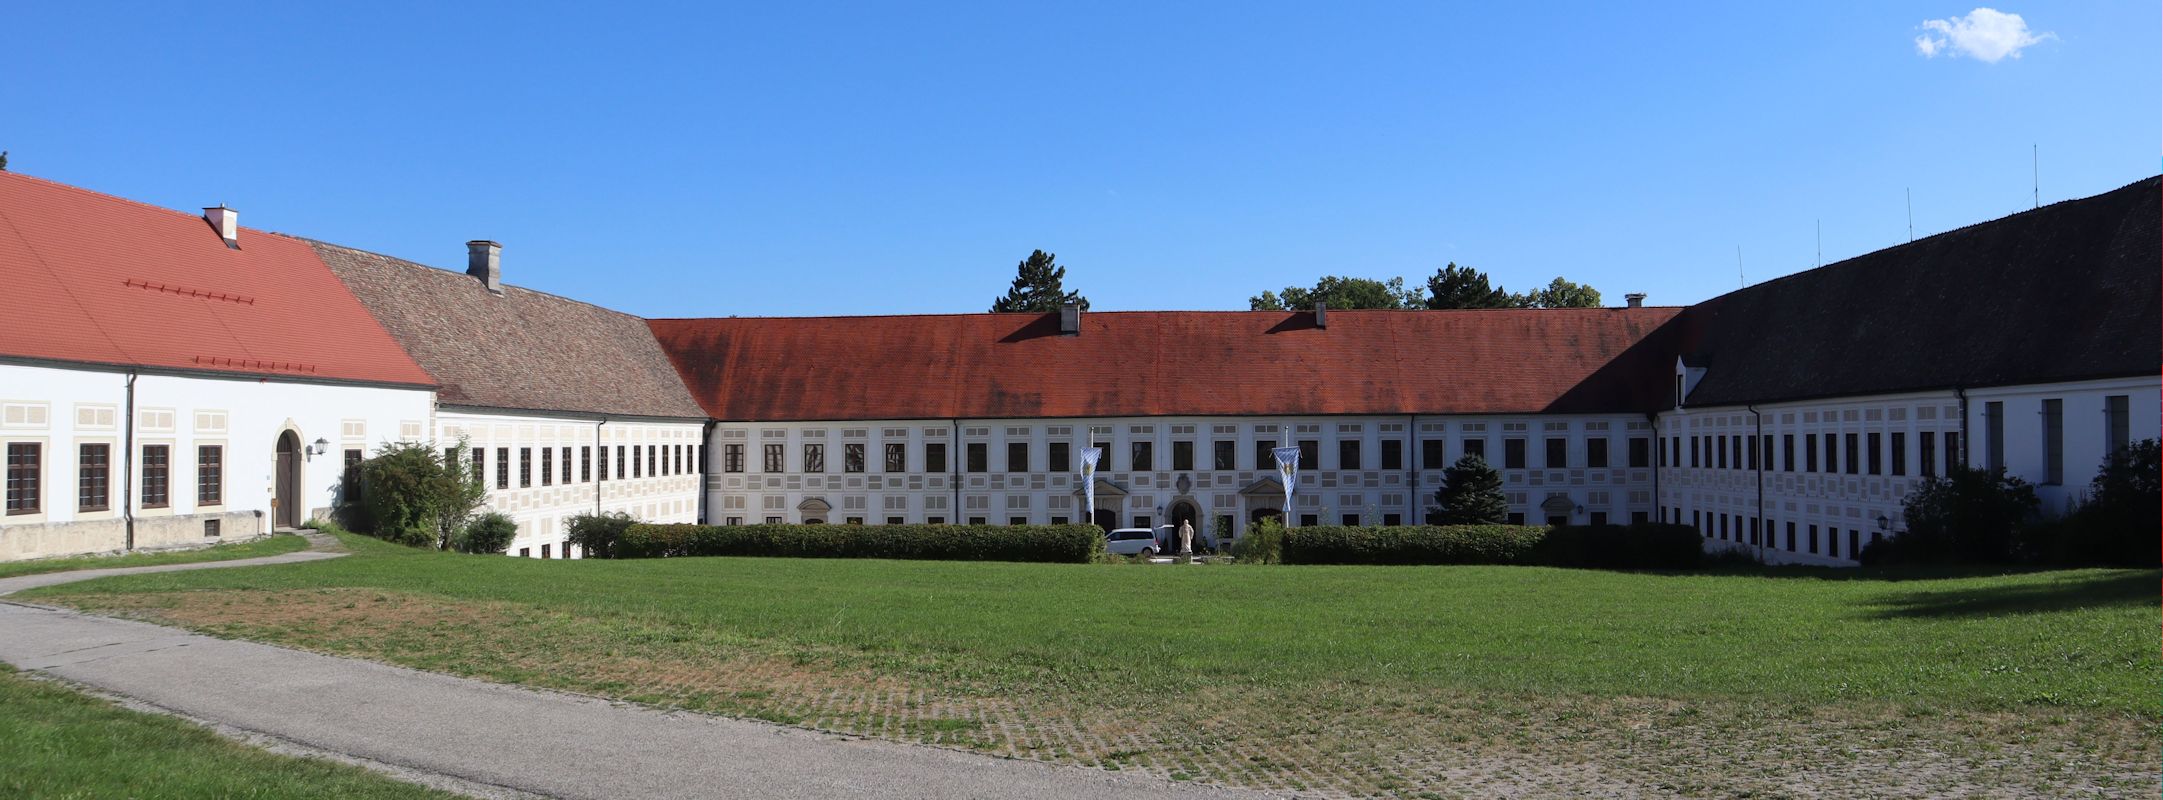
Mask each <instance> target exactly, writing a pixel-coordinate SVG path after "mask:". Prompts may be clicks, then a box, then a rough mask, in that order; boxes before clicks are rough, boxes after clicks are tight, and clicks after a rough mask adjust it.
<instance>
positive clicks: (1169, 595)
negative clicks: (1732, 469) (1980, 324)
mask: <svg viewBox="0 0 2163 800" xmlns="http://www.w3.org/2000/svg"><path fill="white" fill-rule="evenodd" d="M349 546H351V547H353V548H354V549H355V550H356V551H357V552H356V554H355V555H354V556H352V557H348V558H344V559H338V560H335V561H327V562H318V563H310V564H302V565H287V566H277V567H259V568H249V569H241V570H215V571H202V572H190V573H173V574H164V575H143V576H129V577H124V578H117V579H110V580H102V581H97V582H92V583H86V584H76V585H71V586H65V587H54V588H50V589H44V590H38V591H37V592H35V593H34V594H35V596H37V597H39V598H41V599H45V600H49V601H50V600H59V601H62V602H67V603H71V604H76V605H80V606H84V607H87V608H92V609H105V610H109V611H114V612H118V613H128V614H137V615H143V616H148V617H151V618H155V619H163V620H166V621H170V622H175V623H178V624H184V625H189V626H192V627H195V628H198V629H203V630H208V631H211V632H214V633H219V634H223V635H232V636H244V637H249V638H258V639H264V640H269V641H276V642H280V643H284V644H290V645H295V646H301V647H310V648H315V649H320V650H325V651H329V652H336V653H343V654H350V655H358V656H364V657H369V658H376V659H381V660H386V661H392V662H396V663H402V664H407V665H411V666H416V667H420V668H424V669H433V670H439V671H445V672H452V673H457V674H465V675H473V676H477V677H482V678H486V679H490V680H498V681H505V682H514V683H526V684H532V685H538V686H548V687H554V688H564V689H571V690H575V691H584V692H591V693H595V694H601V695H607V696H614V697H622V698H628V699H634V700H640V701H645V702H653V703H659V704H664V705H674V706H683V707H688V708H693V709H699V710H707V711H716V712H721V713H730V714H739V715H747V716H757V717H762V718H767V719H774V720H777V721H783V722H792V723H800V724H807V725H812V726H815V727H821V728H829V729H836V730H844V731H850V732H856V733H863V734H866V735H874V736H885V737H888V738H899V739H906V740H915V741H930V742H937V743H941V744H948V745H955V746H963V747H975V748H981V749H986V750H990V751H993V752H1000V753H1006V754H1011V755H1023V756H1031V757H1040V758H1047V759H1050V760H1063V761H1071V762H1079V763H1088V764H1097V765H1101V766H1107V767H1120V766H1122V765H1139V766H1142V767H1144V768H1147V769H1152V770H1156V771H1158V772H1160V773H1164V774H1168V775H1171V776H1172V777H1180V776H1182V775H1185V776H1188V777H1198V778H1202V779H1208V780H1216V781H1223V782H1231V783H1244V784H1249V785H1260V786H1271V787H1285V788H1293V789H1299V788H1324V789H1329V790H1332V791H1338V792H1343V793H1349V794H1370V793H1381V794H1399V795H1403V796H1420V794H1421V792H1426V793H1428V794H1436V793H1446V792H1441V791H1440V789H1438V788H1437V787H1441V786H1444V785H1445V784H1447V783H1448V782H1449V781H1450V780H1462V779H1463V775H1464V774H1465V769H1471V768H1474V767H1477V766H1478V765H1480V764H1486V763H1489V762H1492V761H1495V760H1496V759H1502V760H1510V759H1516V760H1515V761H1510V762H1509V763H1512V764H1528V765H1531V766H1528V767H1523V768H1520V767H1510V768H1509V769H1504V770H1501V771H1499V772H1496V773H1495V775H1496V776H1500V777H1495V776H1490V777H1488V778H1484V779H1480V780H1484V781H1486V783H1484V784H1475V785H1479V786H1482V787H1483V788H1486V789H1496V790H1499V789H1502V788H1509V787H1512V786H1515V787H1517V788H1520V789H1524V790H1526V791H1532V792H1534V793H1543V792H1552V791H1561V792H1564V793H1570V792H1573V791H1579V790H1585V789H1586V788H1587V786H1597V785H1601V783H1600V782H1603V781H1607V782H1611V781H1614V780H1621V778H1618V777H1617V776H1618V775H1637V776H1639V778H1640V779H1642V780H1643V781H1646V783H1645V785H1646V786H1648V787H1654V788H1658V787H1668V789H1674V788H1675V787H1678V786H1680V787H1683V789H1686V790H1687V789H1689V788H1690V787H1693V786H1694V787H1696V790H1695V791H1697V792H1699V793H1709V794H1728V793H1733V792H1737V791H1744V790H1758V788H1759V787H1761V786H1762V787H1764V788H1765V790H1768V791H1773V792H1774V793H1775V794H1777V793H1779V792H1778V791H1777V787H1778V786H1780V785H1782V784H1781V783H1780V782H1779V781H1781V780H1787V778H1780V777H1778V776H1779V775H1781V774H1787V775H1794V774H1802V773H1807V772H1809V771H1811V770H1818V771H1820V772H1822V773H1823V775H1822V776H1821V779H1822V780H1826V781H1849V782H1851V783H1853V782H1856V781H1863V782H1864V783H1860V784H1856V785H1865V786H1873V788H1877V789H1885V788H1887V787H1895V788H1899V789H1900V791H1898V792H1896V793H1933V792H1937V791H1950V790H1953V789H1954V788H1956V787H1957V786H1959V785H1963V782H1968V783H1972V782H1973V781H1975V780H1978V775H1980V774H1983V773H1979V772H1976V770H1984V771H1985V772H1988V774H1989V775H1992V776H1996V777H1995V779H1996V780H2001V781H2015V782H2020V781H2034V782H2033V783H2027V784H2025V785H2027V786H2028V787H2029V788H2030V789H2031V790H2032V791H2035V792H2042V793H2051V792H2055V791H2063V790H2067V789H2068V788H2069V787H2070V788H2072V789H2078V790H2082V791H2087V790H2091V789H2095V788H2097V787H2099V786H2104V787H2107V786H2110V785H2114V784H2112V781H2122V780H2123V779H2124V777H2125V775H2127V774H2139V773H2138V772H2135V773H2127V772H2125V768H2126V767H2127V765H2132V764H2144V766H2141V767H2140V769H2141V770H2144V771H2146V772H2151V773H2152V771H2153V770H2152V769H2150V767H2152V762H2153V760H2154V759H2155V757H2156V754H2157V747H2156V731H2157V726H2156V722H2158V721H2159V720H2163V713H2159V712H2158V710H2157V704H2156V702H2155V698H2156V697H2157V696H2158V694H2159V691H2158V690H2159V689H2163V662H2159V660H2158V658H2157V653H2156V646H2157V645H2156V642H2157V633H2156V630H2157V629H2156V620H2157V616H2158V610H2159V604H2158V599H2157V586H2158V573H2157V572H2156V571H2153V570H2149V571H2139V570H2068V571H2053V572H2025V573H2010V574H1976V573H1974V572H1973V571H1970V572H1967V573H1963V572H1959V571H1937V572H1901V573H1886V572H1867V571H1865V572H1858V571H1833V570H1768V571H1761V572H1755V573H1749V574H1738V573H1727V574H1695V575H1670V574H1644V573H1619V572H1602V571H1591V570H1561V569H1546V568H1531V567H1431V568H1430V567H1255V566H1222V565H1211V566H1171V565H1165V566H1143V565H1053V564H1000V563H939V562H903V561H844V560H793V559H679V560H665V561H659V560H657V561H622V562H609V561H538V560H528V559H515V558H503V557H487V556H458V555H448V554H432V553H424V552H420V551H409V550H404V549H401V548H395V547H391V546H388V545H382V544H380V543H376V542H373V541H367V540H351V541H350V544H349ZM202 590H215V591H202ZM1622 728H1627V729H1628V730H1629V731H1630V735H1631V736H1653V737H1654V738H1653V739H1651V740H1648V741H1642V742H1635V743H1634V744H1633V743H1629V742H1625V743H1623V744H1622V745H1617V744H1616V743H1613V742H1607V743H1604V744H1603V743H1599V740H1600V739H1601V738H1602V737H1612V736H1613V735H1614V733H1615V731H1617V730H1618V729H1622ZM1655 734H1657V735H1656V736H1655ZM1857 748H1865V749H1867V751H1868V752H1870V753H1874V754H1875V755H1870V756H1867V757H1860V758H1859V757H1857V756H1856V755H1855V751H1856V750H1857ZM1902 748H1908V749H1909V750H1907V751H1904V750H1903V749H1902ZM2082 748H2085V749H2087V750H2088V751H2090V755H2091V756H2094V757H2093V758H2090V759H2089V760H2087V761H2081V760H2080V759H2077V758H2075V757H2074V756H2072V755H2069V753H2077V752H2080V750H2081V749H2082ZM1821 751H1822V752H1821ZM1407 753H1411V754H1412V755H1407ZM1813 753H1818V755H1812V754H1813ZM1827 754H1830V755H1827ZM1573 759H1574V761H1573ZM2098 760H2100V761H2101V762H2102V763H2103V764H2104V765H2105V766H2107V767H2109V768H2108V769H2102V770H2100V771H2098V768H2097V767H2096V762H2097V761H2098ZM1587 762H1589V763H1596V764H1599V765H1600V766H1601V769H1602V770H1603V771H1602V772H1600V773H1598V774H1597V775H1595V776H1593V777H1585V776H1579V777H1580V778H1584V779H1585V780H1593V781H1594V782H1593V783H1592V784H1588V785H1580V784H1573V783H1571V782H1570V781H1572V780H1576V779H1574V778H1570V777H1568V776H1561V777H1552V780H1551V781H1550V782H1546V783H1542V782H1539V781H1533V782H1532V783H1530V784H1522V785H1521V784H1518V783H1511V781H1517V780H1519V778H1520V777H1521V776H1522V774H1524V773H1525V772H1526V770H1527V769H1534V770H1540V769H1550V768H1551V765H1552V764H1565V765H1566V764H1571V763H1577V764H1582V763H1587ZM1468 764H1470V765H1472V766H1467V765H1468ZM1691 765H1697V766H1691ZM1706 765H1713V766H1716V767H1718V768H1719V769H1741V770H1743V771H1744V772H1747V773H1748V774H1740V773H1738V774H1735V775H1730V776H1728V777H1727V778H1724V779H1723V778H1720V777H1717V774H1718V773H1717V772H1715V773H1714V775H1715V777H1713V778H1709V779H1708V778H1701V777H1691V776H1695V775H1699V774H1700V773H1702V769H1700V768H1701V767H1704V766H1706ZM1933 765H1936V766H1933ZM1962 765H1965V766H1962ZM1783 770H1784V771H1785V772H1784V773H1783V772H1782V771H1783ZM1841 770H1848V771H1847V772H1842V771H1841ZM1873 770H1878V771H1873ZM1932 770H1937V772H1936V773H1933V772H1932ZM1760 773H1763V774H1760ZM1541 774H1545V773H1541ZM1931 775H1937V777H1935V778H1932V777H1930V776H1931ZM1452 776H1454V777H1452ZM1512 776H1518V777H1512ZM1768 776H1770V777H1768ZM1918 776H1921V777H1918ZM1926 779H1927V780H1926ZM1940 779H1942V781H1940ZM1526 780H1529V779H1526ZM1549 780H1550V779H1549V778H1541V779H1540V781H1549ZM1705 780H1710V781H1711V782H1710V783H1691V781H1705ZM1873 780H1876V781H1880V783H1877V784H1871V783H1868V782H1869V781H1873ZM1736 781H1740V782H1739V783H1738V782H1736ZM1883 781H1894V782H1895V783H1883ZM1898 781H1908V782H1907V783H1898ZM1916 781H1923V782H1920V783H1917V782H1916ZM1930 781H1939V782H1930ZM2150 783H2151V784H2152V781H2151V782H2150ZM1543 787H1544V788H1543ZM1903 787H1904V788H1903ZM2149 788H2150V789H2152V788H2153V786H2152V785H2151V786H2149ZM1415 789H1417V790H1418V791H1414V790H1415ZM1477 793H1478V792H1474V794H1477ZM1686 793H1687V792H1686Z"/></svg>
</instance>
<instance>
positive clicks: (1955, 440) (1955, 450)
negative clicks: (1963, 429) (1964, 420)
mask: <svg viewBox="0 0 2163 800" xmlns="http://www.w3.org/2000/svg"><path fill="white" fill-rule="evenodd" d="M1967 463H1968V462H1967V454H1966V453H1964V452H1962V451H1961V449H1960V432H1959V431H1946V432H1945V468H1946V469H1947V470H1948V471H1949V470H1951V469H1952V468H1953V465H1955V464H1959V465H1962V466H1965V465H1966V464H1967Z"/></svg>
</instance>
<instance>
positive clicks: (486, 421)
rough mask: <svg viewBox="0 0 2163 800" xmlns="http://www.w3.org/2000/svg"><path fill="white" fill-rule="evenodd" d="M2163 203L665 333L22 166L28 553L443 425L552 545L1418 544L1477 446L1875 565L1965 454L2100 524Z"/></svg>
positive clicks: (2134, 371)
mask: <svg viewBox="0 0 2163 800" xmlns="http://www.w3.org/2000/svg"><path fill="white" fill-rule="evenodd" d="M2159 192H2163V184H2159V181H2158V179H2155V178H2150V179H2147V180H2143V181H2140V182H2138V183H2135V184H2133V185H2131V186H2127V187H2125V188H2123V189H2119V190H2117V191H2113V192H2110V193H2107V194H2103V195H2098V196H2096V197H2091V198H2086V199H2081V200H2074V201H2069V202H2064V203H2059V204H2055V205H2052V206H2047V207H2044V208H2041V209H2037V210H2034V211H2030V212H2025V213H2021V214H2016V215H2013V216H2010V217H2007V218H2004V219H2001V220H1997V221H1993V222H1987V223H1983V224H1979V225H1975V226H1972V227H1969V228H1964V229H1961V230H1956V231H1951V232H1948V233H1944V234H1940V235H1937V236H1933V237H1929V238H1926V239H1922V240H1918V241H1915V242H1912V243H1909V244H1903V245H1900V246H1897V247H1893V248H1888V249H1886V250H1882V251H1878V252H1875V253H1870V254H1867V255H1864V256H1860V257H1857V258H1853V259H1849V260H1847V261H1842V262H1839V263H1836V264H1832V265H1828V266H1825V267H1821V268H1818V269H1814V270H1810V271H1806V272H1802V273H1798V274H1796V275H1791V276H1788V277H1785V278H1781V279H1778V280H1774V281H1769V282H1766V283H1763V284H1759V285H1757V286H1752V287H1749V288H1745V289H1742V290H1739V291H1735V292H1731V293H1728V294H1726V295H1722V296H1720V297H1716V298H1714V299H1712V300H1708V301H1706V302H1704V303H1700V304H1697V305H1694V306H1688V307H1644V306H1642V304H1641V302H1640V298H1641V296H1632V297H1631V300H1630V302H1629V303H1628V305H1627V306H1625V307H1621V308H1601V309H1550V310H1536V309H1512V310H1479V311H1346V310H1328V309H1322V308H1316V309H1311V310H1299V311H1292V312H1098V313H1080V312H1078V311H1076V310H1074V309H1067V310H1065V311H1063V312H1060V313H1051V314H956V315H925V316H865V317H826V318H755V317H746V318H739V317H726V318H706V319H671V320H650V321H649V320H641V319H638V318H636V317H632V316H629V315H626V314H621V313H617V312H613V311H609V310H606V309H601V308H597V307H594V306H591V305H588V304H585V303H581V302H578V301H575V300H570V299H566V298H561V297H556V296H553V295H548V294H544V293H540V292H533V291H529V290H526V289H522V288H519V287H516V286H512V285H508V284H504V283H503V282H502V264H503V262H502V258H503V256H502V248H501V247H500V246H499V245H497V244H495V243H494V242H488V241H474V242H469V243H467V245H466V247H467V265H466V269H465V270H464V271H463V272H454V271H449V270H443V269H437V268H434V267H430V266H425V265H421V264H417V263H413V262H409V261H403V260H400V259H396V258H391V257H388V256H382V255H377V254H374V253H369V252H365V251H361V250H354V249H350V248H346V247H340V246H337V245H331V244H325V243H321V242H315V241H311V240H305V239H299V238H293V237H288V236H284V235H280V234H274V233H268V232H261V231H255V230H252V229H245V228H240V227H238V226H237V225H235V224H234V220H235V213H234V212H233V211H232V210H230V209H223V208H213V209H206V210H205V211H204V213H203V214H202V215H201V216H197V215H195V214H191V213H184V212H176V211H170V210H165V209H159V208H153V207H148V206H144V205H141V204H137V203H134V202H131V201H127V200H122V199H119V198H114V197H110V196H106V195H101V194H97V193H93V192H89V191H86V190H82V189H77V188H74V187H69V186H64V185H60V184H56V183H52V182H48V181H44V180H40V179H37V178H31V177H26V176H22V175H18V174H13V173H4V172H0V221H4V222H5V223H7V224H6V225H5V226H0V278H4V280H5V281H6V283H5V285H6V286H7V287H8V288H7V290H6V291H4V292H0V444H4V445H5V448H6V452H7V468H8V472H7V507H6V515H5V516H0V560H6V559H20V558H35V557H44V556H53V555H65V554H72V553H85V552H109V551H119V550H129V549H146V548H160V547H178V546H191V545H198V544H201V543H204V542H216V541H231V540H236V539H244V538H248V537H253V536H257V535H261V534H263V533H267V532H268V531H270V530H272V529H273V528H274V527H286V526H292V525H296V524H298V523H300V522H301V521H304V520H305V519H307V518H308V517H311V516H319V515H324V514H327V513H328V512H329V511H330V510H331V509H332V508H333V507H335V506H336V504H337V503H338V502H339V501H340V492H341V491H343V489H342V486H344V482H343V481H342V473H343V472H344V471H345V467H346V465H347V464H349V463H351V462H353V461H355V460H357V459H359V458H363V457H365V456H366V455H367V454H368V453H369V452H370V451H372V450H373V449H374V448H375V447H376V446H378V445H380V444H381V443H383V442H385V441H391V440H406V441H430V442H433V443H435V445H436V446H439V447H444V448H451V447H465V448H469V449H470V452H471V457H472V458H474V459H475V460H476V461H477V462H478V463H479V464H480V466H481V472H482V477H483V480H484V482H485V483H486V485H487V486H488V487H489V489H490V493H489V505H490V507H491V508H492V509H493V510H497V511H501V512H503V513H506V514H509V515H511V516H512V517H513V518H514V519H516V520H518V522H519V530H520V532H519V536H518V538H517V539H516V541H515V542H514V543H513V544H512V545H511V548H510V552H511V553H512V554H515V555H523V556H529V557H535V558H570V557H576V556H577V555H579V554H575V553H572V552H570V549H569V548H568V547H567V546H566V545H565V544H564V541H563V540H564V530H563V524H562V523H563V520H564V519H565V518H567V517H569V516H570V515H573V514H577V513H581V512H588V511H624V512H628V513H630V514H632V515H634V516H637V517H639V518H641V519H645V520H650V521H664V522H692V521H704V522H708V523H712V524H730V523H751V522H779V523H811V522H832V523H873V524H876V523H887V522H908V523H948V522H951V523H988V524H1009V523H1010V524H1022V523H1060V522H1080V521H1083V520H1089V521H1093V522H1096V523H1097V524H1100V525H1105V526H1113V525H1120V526H1128V525H1136V526H1146V525H1153V524H1162V523H1171V522H1176V521H1179V520H1192V521H1193V522H1194V523H1195V527H1196V529H1197V530H1198V531H1200V532H1201V533H1202V534H1203V538H1204V540H1205V541H1206V540H1209V539H1216V540H1218V541H1220V542H1221V541H1223V540H1228V539H1231V538H1234V537H1237V536H1240V535H1243V534H1244V532H1245V531H1246V528H1247V526H1248V525H1250V524H1252V522H1253V521H1254V520H1256V519H1259V518H1262V517H1265V516H1277V515H1282V516H1283V517H1285V518H1286V519H1288V520H1289V521H1291V522H1293V523H1295V524H1301V525H1313V524H1361V525H1397V524H1411V523H1417V522H1420V521H1422V519H1423V518H1424V517H1425V516H1426V515H1427V513H1428V512H1429V511H1430V510H1431V508H1432V505H1433V500H1432V498H1433V495H1434V492H1435V490H1436V489H1437V488H1438V487H1439V486H1440V479H1441V474H1442V468H1443V467H1445V466H1447V465H1448V464H1450V463H1453V462H1455V461H1456V460H1457V459H1458V458H1459V457H1461V456H1463V455H1465V454H1466V453H1477V454H1480V455H1482V456H1483V457H1485V458H1486V459H1487V460H1488V461H1489V462H1490V463H1493V464H1494V465H1495V466H1496V467H1497V468H1498V469H1500V470H1501V472H1502V474H1503V479H1504V490H1505V492H1506V494H1507V496H1508V499H1509V503H1510V509H1511V511H1510V515H1511V517H1512V519H1513V520H1516V521H1523V522H1531V523H1557V524H1560V523H1572V524H1599V523H1626V522H1630V521H1633V520H1651V519H1658V520H1666V521H1675V522H1683V523H1686V524H1691V525H1694V526H1695V527H1697V528H1698V529H1699V530H1700V531H1701V532H1702V533H1703V534H1704V535H1705V536H1706V539H1707V544H1708V547H1715V548H1747V549H1749V550H1751V551H1752V552H1755V553H1758V554H1760V555H1761V556H1763V557H1764V558H1765V559H1767V560H1769V561H1776V562H1800V563H1814V564H1828V565H1848V564H1853V563H1855V562H1854V558H1855V555H1856V553H1857V552H1859V550H1860V548H1861V547H1863V546H1864V545H1866V544H1867V543H1868V542H1869V541H1871V540H1872V539H1874V538H1878V537H1883V536H1888V535H1896V534H1897V533H1898V532H1899V531H1901V530H1903V529H1904V521H1903V520H1902V519H1901V518H1900V506H1901V499H1902V498H1903V497H1904V496H1905V495H1906V493H1907V492H1908V491H1909V490H1910V489H1911V488H1912V487H1913V486H1914V485H1915V484H1916V483H1917V482H1918V481H1920V480H1921V479H1923V478H1925V477H1928V476H1931V475H1936V474H1940V473H1942V471H1943V470H1944V469H1946V468H1947V467H1948V466H1949V465H1953V464H1969V465H1974V466H1985V467H2004V468H2006V469H2007V470H2009V471H2011V472H2012V473H2014V474H2016V475H2019V476H2021V477H2023V478H2025V479H2027V480H2029V481H2031V482H2034V483H2036V484H2038V485H2039V487H2040V492H2041V494H2042V496H2043V497H2044V499H2045V504H2046V506H2047V507H2048V510H2052V511H2060V510H2063V509H2064V508H2066V507H2067V506H2068V504H2070V503H2073V502H2077V501H2078V499H2079V497H2080V495H2081V493H2082V491H2083V490H2084V488H2085V487H2086V484H2087V482H2088V480H2089V479H2090V478H2091V477H2092V476H2093V475H2094V473H2095V471H2096V467H2097V465H2098V464H2099V463H2100V462H2101V461H2102V459H2103V457H2104V456H2105V454H2107V453H2108V452H2110V451H2111V450H2112V449H2114V448H2118V447H2123V446H2125V445H2126V444H2127V443H2129V442H2132V441H2136V440H2140V439H2148V438H2156V437H2157V436H2158V418H2159V413H2158V409H2159V407H2163V396H2159V392H2158V382H2159V375H2163V333H2159V331H2163V278H2159V273H2163V268H2159V267H2163V230H2159V219H2163V203H2159ZM1286 444H1289V445H1295V446H1297V447H1299V448H1300V449H1301V451H1302V453H1303V455H1302V458H1301V462H1302V463H1301V471H1300V477H1299V483H1298V486H1297V487H1296V491H1295V494H1294V496H1293V500H1292V503H1291V507H1290V508H1286V507H1285V499H1284V492H1283V486H1282V485H1281V484H1280V483H1279V482H1278V477H1277V473H1276V470H1275V469H1274V467H1273V462H1272V460H1271V458H1270V456H1269V452H1268V451H1269V448H1271V447H1275V446H1280V445H1286ZM1085 447H1100V448H1102V449H1103V451H1104V453H1105V456H1104V460H1103V462H1102V463H1100V465H1099V471H1098V472H1097V476H1096V481H1097V485H1096V492H1095V495H1096V507H1095V508H1085V507H1084V502H1085V501H1084V500H1083V496H1084V492H1083V490H1082V489H1083V487H1082V486H1081V485H1080V483H1079V480H1080V479H1079V477H1078V471H1079V466H1080V463H1079V458H1080V452H1081V450H1082V449H1083V448H1085Z"/></svg>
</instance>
